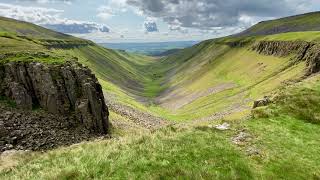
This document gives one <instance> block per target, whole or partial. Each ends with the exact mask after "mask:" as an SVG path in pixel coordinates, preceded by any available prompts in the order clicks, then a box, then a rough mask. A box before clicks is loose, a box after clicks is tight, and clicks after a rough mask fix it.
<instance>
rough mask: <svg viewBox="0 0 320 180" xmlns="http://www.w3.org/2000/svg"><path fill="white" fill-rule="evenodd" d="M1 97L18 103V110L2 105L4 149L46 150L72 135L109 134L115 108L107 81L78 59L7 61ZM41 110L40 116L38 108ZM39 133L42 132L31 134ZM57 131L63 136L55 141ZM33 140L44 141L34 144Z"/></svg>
mask: <svg viewBox="0 0 320 180" xmlns="http://www.w3.org/2000/svg"><path fill="white" fill-rule="evenodd" d="M0 97H2V99H8V100H9V101H12V102H13V103H12V104H14V106H16V108H15V109H14V110H12V109H7V108H4V107H3V106H1V108H0V112H1V116H0V135H1V136H0V151H1V150H6V149H8V148H9V149H10V148H13V147H15V146H19V147H20V149H21V148H24V147H25V148H27V149H36V150H37V149H42V148H44V149H46V148H50V147H52V146H55V145H60V144H70V142H72V139H75V141H74V142H79V141H80V140H81V139H86V138H88V136H89V134H95V135H98V134H107V133H108V115H109V112H108V109H107V106H106V104H105V100H104V96H103V92H102V88H101V85H100V84H99V83H98V80H97V78H96V77H95V76H94V75H93V74H92V72H91V71H90V70H89V69H88V68H87V67H84V66H82V65H81V64H80V63H78V62H76V61H75V60H71V61H66V62H65V63H60V64H43V63H39V62H6V63H1V64H0ZM38 109H40V111H41V112H42V113H41V114H40V115H37V114H36V113H38V112H35V111H38ZM43 111H45V112H46V113H44V112H43ZM55 122H56V123H55ZM26 127H29V128H26ZM30 129H33V130H30ZM74 129H80V130H78V131H74ZM61 130H63V131H61ZM34 131H37V132H36V133H35V132H34ZM39 132H42V133H41V135H39V136H35V137H33V138H30V137H32V136H34V134H38V133H39ZM55 132H61V133H62V134H61V133H60V135H57V134H55ZM63 134H64V135H63ZM77 134H78V135H77ZM55 136H57V137H58V140H59V137H62V139H60V140H59V141H60V142H58V143H53V142H54V141H55V139H56V137H55ZM63 136H64V137H63ZM72 137H73V138H72ZM81 137H83V138H81ZM70 138H71V139H70ZM31 139H35V140H34V141H36V142H41V143H40V145H39V143H35V144H34V145H32V143H31V144H30V141H32V140H31ZM45 139H47V140H45ZM63 139H65V140H66V141H67V143H63V141H64V140H63ZM26 141H28V142H29V143H28V142H26ZM61 141H62V142H61ZM1 146H2V147H1ZM8 146H9V147H8ZM12 146H13V147H12Z"/></svg>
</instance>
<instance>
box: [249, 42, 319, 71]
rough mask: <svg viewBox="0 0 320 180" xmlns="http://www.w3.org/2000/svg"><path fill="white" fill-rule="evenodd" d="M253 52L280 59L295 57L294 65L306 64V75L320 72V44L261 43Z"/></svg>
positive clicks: (255, 46) (257, 44) (255, 45)
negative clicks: (298, 63) (297, 63)
mask: <svg viewBox="0 0 320 180" xmlns="http://www.w3.org/2000/svg"><path fill="white" fill-rule="evenodd" d="M252 50H254V51H257V52H258V53H260V54H264V55H272V56H279V57H286V56H293V57H292V58H291V60H292V62H293V63H296V62H301V61H304V62H306V75H311V74H313V73H317V72H319V71H320V44H318V43H315V42H306V41H294V42H292V41H260V42H258V43H256V44H254V45H253V47H252Z"/></svg>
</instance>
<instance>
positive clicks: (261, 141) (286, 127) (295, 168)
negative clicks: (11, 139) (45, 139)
mask: <svg viewBox="0 0 320 180" xmlns="http://www.w3.org/2000/svg"><path fill="white" fill-rule="evenodd" d="M232 127H233V128H232V130H230V131H224V132H221V131H218V130H215V129H213V128H209V127H207V126H204V125H202V126H194V127H186V126H180V127H168V128H165V129H162V130H159V131H156V132H154V133H142V134H141V135H137V136H136V137H128V136H124V137H121V138H119V139H111V140H101V141H96V142H90V143H83V144H80V145H75V146H72V147H68V148H61V149H57V150H53V151H50V152H47V153H30V154H28V155H27V156H26V155H21V156H20V161H19V163H18V166H17V167H15V168H11V169H5V170H3V171H2V172H1V173H0V178H1V179H128V178H130V179H161V178H178V177H180V178H187V179H312V178H319V177H320V161H319V160H320V155H319V153H318V152H319V150H320V142H319V141H318V139H319V138H320V128H319V125H316V124H310V123H306V122H304V121H303V120H300V119H295V118H292V117H290V116H282V117H273V118H264V119H255V120H250V121H242V122H234V123H233V124H232ZM240 131H245V132H247V133H249V134H250V136H251V137H252V138H251V139H250V140H248V141H247V142H246V143H244V144H242V145H241V146H237V145H234V144H232V143H231V138H232V137H233V136H236V135H237V134H238V133H239V132H240ZM306 146H307V147H306ZM252 147H254V148H256V149H258V151H259V154H257V155H248V154H247V151H248V149H250V148H252Z"/></svg>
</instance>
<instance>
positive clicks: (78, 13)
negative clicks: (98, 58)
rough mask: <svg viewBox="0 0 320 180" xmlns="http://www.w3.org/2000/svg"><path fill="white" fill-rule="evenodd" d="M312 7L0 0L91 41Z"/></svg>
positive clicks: (202, 30)
mask: <svg viewBox="0 0 320 180" xmlns="http://www.w3.org/2000/svg"><path fill="white" fill-rule="evenodd" d="M317 10H320V0H277V1H270V0H241V1H240V0H90V1H85V0H0V15H1V16H7V17H11V18H16V19H20V20H24V21H29V22H32V23H36V24H38V25H42V26H45V27H54V28H59V30H60V31H66V32H67V33H69V34H72V35H75V36H79V37H83V38H87V39H91V40H94V41H96V42H159V41H181V40H204V39H209V38H215V37H220V36H225V35H229V34H233V33H237V32H239V31H242V30H244V29H246V28H248V27H250V26H251V25H253V24H255V23H257V22H259V21H262V20H268V19H274V18H279V17H284V16H289V15H294V14H300V13H306V12H310V11H317ZM74 24H77V26H74ZM82 27H83V28H86V30H87V31H88V32H87V31H84V30H83V29H81V31H80V30H78V31H75V32H76V33H74V32H72V30H74V29H75V28H82ZM103 27H106V28H104V30H102V29H103ZM106 29H107V30H108V31H106ZM79 32H80V33H79Z"/></svg>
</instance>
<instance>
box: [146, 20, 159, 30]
mask: <svg viewBox="0 0 320 180" xmlns="http://www.w3.org/2000/svg"><path fill="white" fill-rule="evenodd" d="M143 27H144V30H145V32H146V33H149V32H158V31H159V30H158V26H157V23H156V22H155V21H153V20H147V21H145V22H144V23H143Z"/></svg>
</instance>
